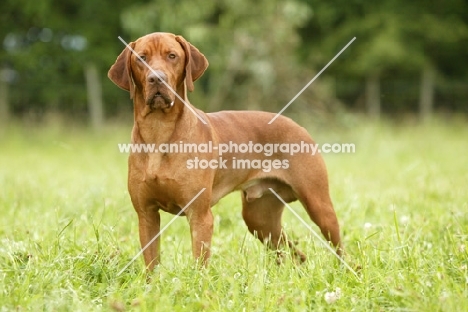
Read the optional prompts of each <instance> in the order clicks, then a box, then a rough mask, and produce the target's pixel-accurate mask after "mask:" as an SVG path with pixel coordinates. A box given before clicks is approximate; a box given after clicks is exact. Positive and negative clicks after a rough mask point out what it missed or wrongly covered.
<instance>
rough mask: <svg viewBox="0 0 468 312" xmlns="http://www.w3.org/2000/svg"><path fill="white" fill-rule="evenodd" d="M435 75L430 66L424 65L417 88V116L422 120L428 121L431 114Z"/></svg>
mask: <svg viewBox="0 0 468 312" xmlns="http://www.w3.org/2000/svg"><path fill="white" fill-rule="evenodd" d="M435 76H436V74H435V71H434V69H433V68H432V67H431V66H429V65H426V66H424V68H423V71H422V75H421V87H420V89H419V117H420V119H421V121H423V122H426V121H428V120H429V119H430V118H431V116H432V110H433V106H434V84H435Z"/></svg>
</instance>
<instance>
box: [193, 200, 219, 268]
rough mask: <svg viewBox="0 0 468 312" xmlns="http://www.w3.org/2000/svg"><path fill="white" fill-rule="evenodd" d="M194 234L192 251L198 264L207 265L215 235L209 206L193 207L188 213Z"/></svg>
mask: <svg viewBox="0 0 468 312" xmlns="http://www.w3.org/2000/svg"><path fill="white" fill-rule="evenodd" d="M187 217H188V221H189V225H190V234H191V236H192V253H193V257H194V258H195V259H196V260H197V262H198V264H201V265H203V266H206V265H207V263H208V259H209V258H210V255H211V251H210V247H211V237H212V236H213V214H212V212H211V208H210V207H209V205H208V207H193V208H192V209H190V211H189V212H188V214H187Z"/></svg>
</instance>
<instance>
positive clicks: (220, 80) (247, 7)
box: [123, 0, 313, 111]
mask: <svg viewBox="0 0 468 312" xmlns="http://www.w3.org/2000/svg"><path fill="white" fill-rule="evenodd" d="M309 15H310V9H309V8H308V7H307V6H306V5H305V4H302V3H300V2H298V1H296V0H286V1H280V0H273V1H272V0H259V1H255V2H254V1H249V0H238V1H235V2H234V1H230V0H220V1H205V0H195V1H191V2H188V1H177V2H174V1H171V0H159V1H152V2H149V3H148V4H145V5H141V6H139V7H133V8H132V9H131V10H129V11H127V12H126V13H125V14H124V15H123V23H124V26H125V27H126V28H127V29H129V30H130V32H131V33H132V37H133V38H136V37H139V36H141V35H143V34H147V33H150V32H153V31H166V32H173V33H176V34H182V35H183V36H185V37H186V39H187V40H189V41H190V42H191V43H192V44H194V45H195V46H197V47H199V48H200V50H201V52H202V53H204V54H205V55H206V56H207V58H208V60H209V62H210V67H209V70H208V71H207V72H206V73H205V75H204V76H203V77H202V78H201V81H200V83H198V86H199V88H200V89H199V90H197V92H195V93H194V94H193V95H191V98H192V100H193V103H196V105H197V106H198V107H200V108H202V109H206V110H209V111H214V110H219V109H246V108H250V109H263V110H272V111H278V110H279V109H280V108H282V106H284V105H285V104H286V103H287V102H289V100H290V99H291V98H292V97H293V96H294V95H295V93H296V92H298V91H299V90H300V89H301V88H302V87H303V86H304V85H305V84H306V83H307V81H308V80H310V79H311V78H312V73H311V72H313V71H312V69H307V68H304V67H303V66H298V62H297V59H296V49H297V48H298V46H299V44H300V40H299V37H298V35H297V33H296V29H297V28H298V27H300V26H301V25H302V24H303V23H305V21H307V19H308V17H309ZM298 107H299V105H297V107H296V109H298Z"/></svg>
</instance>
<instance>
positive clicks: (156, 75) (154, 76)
mask: <svg viewBox="0 0 468 312" xmlns="http://www.w3.org/2000/svg"><path fill="white" fill-rule="evenodd" d="M161 80H164V81H166V82H167V76H166V74H165V73H164V72H162V71H160V70H153V71H151V72H150V73H149V74H148V76H147V78H146V81H147V82H148V83H149V84H156V83H157V84H161V83H162V81H161Z"/></svg>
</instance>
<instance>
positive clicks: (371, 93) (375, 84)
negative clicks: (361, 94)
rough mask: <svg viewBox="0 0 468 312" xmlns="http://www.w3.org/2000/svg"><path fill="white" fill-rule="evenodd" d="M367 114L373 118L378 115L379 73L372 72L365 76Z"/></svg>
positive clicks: (377, 117)
mask: <svg viewBox="0 0 468 312" xmlns="http://www.w3.org/2000/svg"><path fill="white" fill-rule="evenodd" d="M366 108H367V114H368V115H369V116H370V117H371V118H374V119H379V117H380V75H379V73H378V72H372V73H370V74H369V75H368V76H367V77H366Z"/></svg>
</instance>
